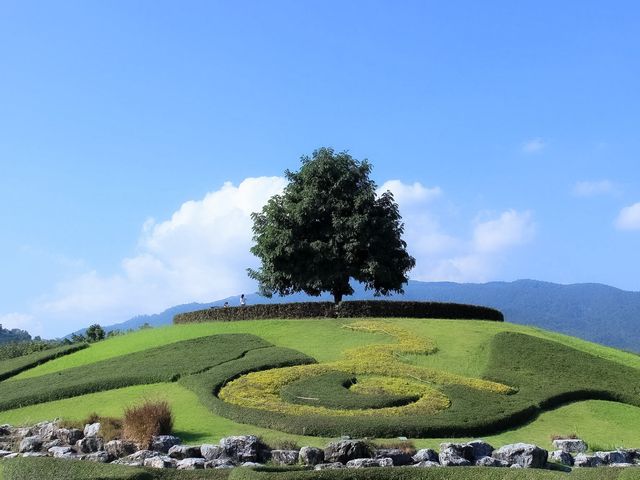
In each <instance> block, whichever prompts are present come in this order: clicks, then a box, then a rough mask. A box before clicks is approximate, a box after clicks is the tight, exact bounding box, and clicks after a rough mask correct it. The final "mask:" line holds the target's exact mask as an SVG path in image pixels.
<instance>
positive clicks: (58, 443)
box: [42, 438, 65, 450]
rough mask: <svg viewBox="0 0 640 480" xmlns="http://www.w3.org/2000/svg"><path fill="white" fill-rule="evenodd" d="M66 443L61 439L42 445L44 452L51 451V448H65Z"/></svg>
mask: <svg viewBox="0 0 640 480" xmlns="http://www.w3.org/2000/svg"><path fill="white" fill-rule="evenodd" d="M64 446H65V445H64V442H63V441H62V440H60V439H59V438H56V439H55V440H51V441H49V442H45V443H43V444H42V450H49V449H50V448H51V447H64Z"/></svg>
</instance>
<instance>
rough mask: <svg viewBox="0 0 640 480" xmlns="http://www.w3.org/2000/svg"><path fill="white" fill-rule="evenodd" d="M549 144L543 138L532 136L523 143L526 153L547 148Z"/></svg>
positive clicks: (523, 149)
mask: <svg viewBox="0 0 640 480" xmlns="http://www.w3.org/2000/svg"><path fill="white" fill-rule="evenodd" d="M546 146H547V144H546V143H545V142H544V140H542V138H532V139H531V140H527V141H526V142H524V143H523V144H522V151H523V152H524V153H538V152H540V151H542V150H543V149H544V148H546Z"/></svg>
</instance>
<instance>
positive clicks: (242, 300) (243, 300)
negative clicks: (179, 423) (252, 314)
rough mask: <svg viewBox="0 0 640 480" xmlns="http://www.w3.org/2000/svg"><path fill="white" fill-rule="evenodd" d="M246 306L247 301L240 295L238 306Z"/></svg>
mask: <svg viewBox="0 0 640 480" xmlns="http://www.w3.org/2000/svg"><path fill="white" fill-rule="evenodd" d="M246 304H247V299H246V298H244V293H243V294H242V295H240V306H241V307H244V306H245V305H246Z"/></svg>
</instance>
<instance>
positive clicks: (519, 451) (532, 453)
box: [493, 443, 549, 468]
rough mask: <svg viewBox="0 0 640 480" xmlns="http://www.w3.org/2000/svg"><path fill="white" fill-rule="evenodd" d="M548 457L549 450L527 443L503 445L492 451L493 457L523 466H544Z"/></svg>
mask: <svg viewBox="0 0 640 480" xmlns="http://www.w3.org/2000/svg"><path fill="white" fill-rule="evenodd" d="M548 457H549V452H547V451H546V450H545V449H543V448H540V447H538V446H536V445H531V444H528V443H514V444H512V445H505V446H503V447H500V448H499V449H498V450H495V451H494V452H493V458H497V459H498V460H503V461H505V462H508V463H509V464H510V465H520V466H521V467H523V468H545V467H546V466H547V459H548Z"/></svg>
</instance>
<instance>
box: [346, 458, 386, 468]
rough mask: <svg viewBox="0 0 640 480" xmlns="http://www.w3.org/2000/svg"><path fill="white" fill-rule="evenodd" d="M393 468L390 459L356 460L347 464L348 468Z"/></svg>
mask: <svg viewBox="0 0 640 480" xmlns="http://www.w3.org/2000/svg"><path fill="white" fill-rule="evenodd" d="M370 467H393V460H391V459H390V458H356V459H354V460H349V461H348V462H347V468H370Z"/></svg>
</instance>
